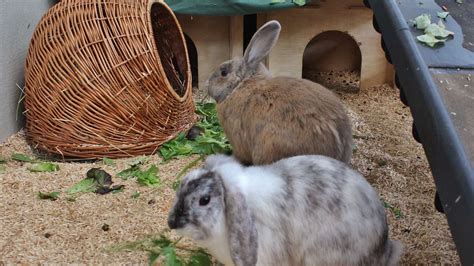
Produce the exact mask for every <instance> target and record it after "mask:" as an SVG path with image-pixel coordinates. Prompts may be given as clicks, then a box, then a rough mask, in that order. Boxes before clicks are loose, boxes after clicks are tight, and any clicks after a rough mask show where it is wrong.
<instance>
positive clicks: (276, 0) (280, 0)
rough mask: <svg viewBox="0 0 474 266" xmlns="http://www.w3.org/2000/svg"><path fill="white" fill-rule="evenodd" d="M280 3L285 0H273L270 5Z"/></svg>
mask: <svg viewBox="0 0 474 266" xmlns="http://www.w3.org/2000/svg"><path fill="white" fill-rule="evenodd" d="M280 3H285V0H272V1H271V2H270V5H274V4H280Z"/></svg>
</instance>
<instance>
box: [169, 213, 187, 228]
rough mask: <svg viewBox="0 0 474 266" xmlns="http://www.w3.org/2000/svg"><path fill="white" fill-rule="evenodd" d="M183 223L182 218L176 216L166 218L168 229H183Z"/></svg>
mask: <svg viewBox="0 0 474 266" xmlns="http://www.w3.org/2000/svg"><path fill="white" fill-rule="evenodd" d="M184 224H185V221H184V219H183V218H182V217H180V216H179V215H176V214H171V215H170V216H169V217H168V227H169V228H170V229H179V228H182V227H184Z"/></svg>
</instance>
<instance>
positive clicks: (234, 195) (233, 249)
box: [222, 181, 258, 266]
mask: <svg viewBox="0 0 474 266" xmlns="http://www.w3.org/2000/svg"><path fill="white" fill-rule="evenodd" d="M222 184H223V186H224V203H225V215H226V223H227V231H228V241H229V248H230V256H231V258H232V261H233V262H234V265H235V266H251V265H256V264H257V254H258V240H257V228H256V227H255V221H254V217H253V215H252V213H251V211H250V209H249V207H248V205H247V202H246V200H245V197H244V195H243V194H242V192H241V191H240V188H239V187H238V186H236V185H231V184H226V182H225V181H223V182H222Z"/></svg>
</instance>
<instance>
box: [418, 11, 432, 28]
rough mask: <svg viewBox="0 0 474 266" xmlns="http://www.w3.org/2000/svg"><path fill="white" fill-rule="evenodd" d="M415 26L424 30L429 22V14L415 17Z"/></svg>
mask: <svg viewBox="0 0 474 266" xmlns="http://www.w3.org/2000/svg"><path fill="white" fill-rule="evenodd" d="M414 23H415V26H416V28H417V29H419V30H424V29H426V27H428V25H430V24H431V15H430V14H422V15H419V16H418V17H416V18H415V22H414Z"/></svg>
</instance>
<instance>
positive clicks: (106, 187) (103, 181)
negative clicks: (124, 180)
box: [66, 168, 124, 195]
mask: <svg viewBox="0 0 474 266" xmlns="http://www.w3.org/2000/svg"><path fill="white" fill-rule="evenodd" d="M86 176H87V177H86V178H84V179H83V180H81V181H79V182H78V183H77V184H75V185H74V186H72V187H71V188H69V189H68V190H66V192H67V193H68V194H71V195H74V194H78V193H81V194H82V193H89V192H94V193H97V194H101V195H103V194H107V193H109V192H112V191H116V190H122V189H123V187H124V186H123V185H118V186H111V185H112V176H111V175H110V174H108V173H107V172H105V171H104V170H102V169H99V168H92V169H90V170H89V171H87V174H86Z"/></svg>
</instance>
